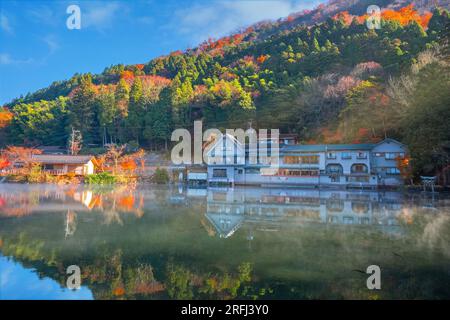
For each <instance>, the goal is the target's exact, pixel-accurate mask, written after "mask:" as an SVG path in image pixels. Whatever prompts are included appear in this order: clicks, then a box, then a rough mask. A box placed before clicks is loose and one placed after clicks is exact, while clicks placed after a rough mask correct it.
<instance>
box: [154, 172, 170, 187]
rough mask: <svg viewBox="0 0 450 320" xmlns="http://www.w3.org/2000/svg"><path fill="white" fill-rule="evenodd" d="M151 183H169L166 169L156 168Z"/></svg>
mask: <svg viewBox="0 0 450 320" xmlns="http://www.w3.org/2000/svg"><path fill="white" fill-rule="evenodd" d="M152 181H153V182H155V183H158V184H164V183H168V182H169V173H168V172H167V170H166V169H161V168H156V170H155V173H154V174H153V177H152Z"/></svg>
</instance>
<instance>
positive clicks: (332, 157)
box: [327, 152, 336, 159]
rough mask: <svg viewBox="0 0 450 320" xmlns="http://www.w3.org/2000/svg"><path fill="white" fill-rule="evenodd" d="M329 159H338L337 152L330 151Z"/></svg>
mask: <svg viewBox="0 0 450 320" xmlns="http://www.w3.org/2000/svg"><path fill="white" fill-rule="evenodd" d="M327 159H336V152H328V153H327Z"/></svg>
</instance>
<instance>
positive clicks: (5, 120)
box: [0, 107, 13, 129]
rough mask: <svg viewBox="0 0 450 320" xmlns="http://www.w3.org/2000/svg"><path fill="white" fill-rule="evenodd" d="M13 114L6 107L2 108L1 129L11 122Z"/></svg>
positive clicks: (0, 116)
mask: <svg viewBox="0 0 450 320" xmlns="http://www.w3.org/2000/svg"><path fill="white" fill-rule="evenodd" d="M12 118H13V114H12V113H11V112H10V111H9V110H8V109H6V108H5V107H3V108H0V129H2V128H5V127H6V126H8V124H9V123H10V122H11V120H12Z"/></svg>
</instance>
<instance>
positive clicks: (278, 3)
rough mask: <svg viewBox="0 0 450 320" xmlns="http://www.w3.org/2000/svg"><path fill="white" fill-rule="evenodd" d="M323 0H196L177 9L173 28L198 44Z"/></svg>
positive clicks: (307, 7) (314, 4) (286, 14)
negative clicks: (205, 0) (187, 6)
mask: <svg viewBox="0 0 450 320" xmlns="http://www.w3.org/2000/svg"><path fill="white" fill-rule="evenodd" d="M320 2H323V0H322V1H321V0H304V1H300V0H242V1H212V2H208V3H197V4H195V5H191V6H190V7H189V8H181V9H178V10H176V11H175V14H174V19H173V20H172V21H171V25H172V27H174V28H176V29H177V30H178V32H180V33H181V34H185V35H192V36H191V40H192V41H195V42H196V43H198V42H201V41H203V40H205V39H207V38H209V37H214V38H219V37H222V36H225V35H227V34H230V33H232V32H235V31H237V30H238V29H240V28H242V27H245V26H248V25H250V24H253V23H256V22H259V21H264V20H275V19H278V18H281V17H286V16H288V15H289V14H291V13H293V12H298V11H302V10H303V9H310V8H312V7H314V6H316V5H317V4H318V3H320Z"/></svg>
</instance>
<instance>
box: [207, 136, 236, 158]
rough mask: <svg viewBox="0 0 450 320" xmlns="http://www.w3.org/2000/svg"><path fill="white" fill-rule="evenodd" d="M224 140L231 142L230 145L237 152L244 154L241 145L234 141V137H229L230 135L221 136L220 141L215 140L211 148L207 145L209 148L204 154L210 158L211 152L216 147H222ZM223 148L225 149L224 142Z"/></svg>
mask: <svg viewBox="0 0 450 320" xmlns="http://www.w3.org/2000/svg"><path fill="white" fill-rule="evenodd" d="M224 140H229V141H231V142H232V144H233V145H235V146H236V149H237V150H239V152H242V153H243V152H244V149H243V145H242V144H241V143H240V142H239V141H238V140H237V139H236V137H235V136H233V135H230V134H228V133H226V134H224V135H222V139H216V140H215V141H214V142H213V145H212V146H209V145H208V146H209V148H208V151H207V152H206V154H207V155H208V156H210V155H211V153H212V151H213V150H215V149H216V148H217V147H218V146H220V145H221V146H222V147H223V144H224ZM225 147H226V142H225Z"/></svg>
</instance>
